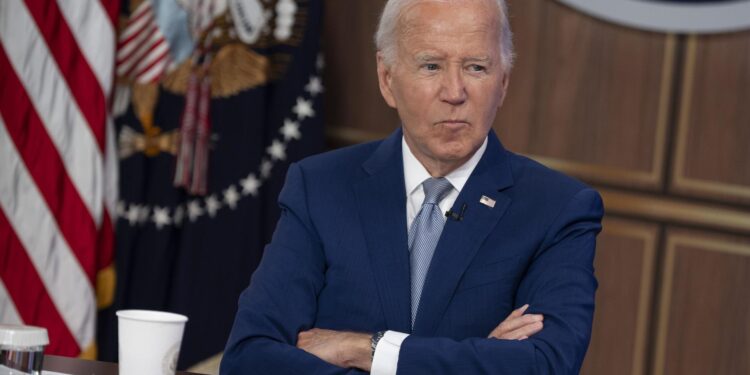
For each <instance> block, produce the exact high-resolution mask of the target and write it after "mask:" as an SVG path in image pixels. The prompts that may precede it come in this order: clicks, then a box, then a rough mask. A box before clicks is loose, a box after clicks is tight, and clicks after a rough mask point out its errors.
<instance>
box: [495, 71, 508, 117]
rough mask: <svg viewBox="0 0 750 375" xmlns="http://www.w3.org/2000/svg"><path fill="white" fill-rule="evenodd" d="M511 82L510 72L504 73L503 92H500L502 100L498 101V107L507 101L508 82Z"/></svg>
mask: <svg viewBox="0 0 750 375" xmlns="http://www.w3.org/2000/svg"><path fill="white" fill-rule="evenodd" d="M509 83H510V73H507V72H506V73H503V82H502V85H503V92H502V93H501V94H500V95H501V96H500V100H499V101H498V103H497V108H501V107H502V106H503V102H505V97H506V96H507V94H508V84H509Z"/></svg>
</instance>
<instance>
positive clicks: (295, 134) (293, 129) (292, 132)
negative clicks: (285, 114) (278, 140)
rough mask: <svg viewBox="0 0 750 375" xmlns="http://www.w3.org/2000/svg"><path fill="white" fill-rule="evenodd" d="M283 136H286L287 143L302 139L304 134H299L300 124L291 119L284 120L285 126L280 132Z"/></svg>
mask: <svg viewBox="0 0 750 375" xmlns="http://www.w3.org/2000/svg"><path fill="white" fill-rule="evenodd" d="M279 131H280V132H281V135H283V136H284V140H285V141H287V142H288V141H289V140H290V139H300V138H302V134H301V133H300V132H299V123H298V122H296V121H292V120H290V119H288V118H287V119H284V126H282V127H281V129H280V130H279Z"/></svg>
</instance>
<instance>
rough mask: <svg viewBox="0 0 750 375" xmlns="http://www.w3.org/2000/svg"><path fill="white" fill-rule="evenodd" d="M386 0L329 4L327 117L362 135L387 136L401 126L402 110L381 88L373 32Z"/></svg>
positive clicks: (333, 124)
mask: <svg viewBox="0 0 750 375" xmlns="http://www.w3.org/2000/svg"><path fill="white" fill-rule="evenodd" d="M383 4H385V1H384V0H375V1H373V0H368V1H351V0H327V1H326V4H325V7H326V9H325V17H326V22H325V27H324V29H323V41H324V44H323V49H324V54H325V56H326V70H325V72H326V73H325V77H324V80H325V86H326V100H325V102H326V107H325V111H326V113H325V115H326V122H327V123H328V125H329V126H330V127H332V128H338V129H354V130H355V134H359V135H360V138H363V137H364V138H367V139H371V138H375V139H378V138H382V136H383V135H387V134H388V133H390V132H391V131H393V129H396V127H398V126H399V119H398V114H397V113H396V111H395V110H393V109H391V108H389V107H388V106H387V105H386V104H385V101H384V100H383V98H382V97H381V96H380V89H379V88H378V80H377V69H376V64H375V43H374V42H373V35H374V33H375V30H376V29H377V23H378V19H379V17H380V12H381V10H382V8H383ZM356 131H358V132H356ZM363 134H366V135H363ZM363 140H364V139H359V140H358V141H363Z"/></svg>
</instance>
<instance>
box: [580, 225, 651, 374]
mask: <svg viewBox="0 0 750 375" xmlns="http://www.w3.org/2000/svg"><path fill="white" fill-rule="evenodd" d="M603 226H604V230H603V231H602V233H601V235H600V236H599V238H598V240H597V253H596V260H595V267H596V276H597V279H598V280H599V289H598V290H597V293H596V313H595V316H594V330H593V332H592V338H591V345H590V347H589V351H588V354H586V360H585V362H584V364H583V369H582V371H581V373H582V374H586V375H597V374H608V375H640V374H643V373H644V369H645V368H644V366H645V362H644V360H645V357H646V356H647V345H646V340H647V336H648V329H649V315H650V314H651V306H650V305H651V293H652V290H653V279H654V278H653V274H654V258H655V255H656V246H657V243H658V242H659V239H658V236H659V228H658V226H657V225H655V224H639V223H637V222H634V221H631V220H621V219H605V220H604V223H603Z"/></svg>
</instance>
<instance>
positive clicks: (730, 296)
mask: <svg viewBox="0 0 750 375" xmlns="http://www.w3.org/2000/svg"><path fill="white" fill-rule="evenodd" d="M749 285H750V240H748V239H747V238H741V237H730V236H719V235H714V234H710V233H704V232H699V231H686V230H670V231H669V232H668V234H667V245H666V255H665V260H664V273H663V278H662V282H661V298H660V304H659V309H660V311H659V329H658V337H657V349H656V360H655V362H654V369H653V373H654V374H667V375H669V374H675V375H677V374H679V375H690V374H696V375H697V374H701V375H702V374H750V298H748V297H750V293H749V292H748V286H749Z"/></svg>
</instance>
